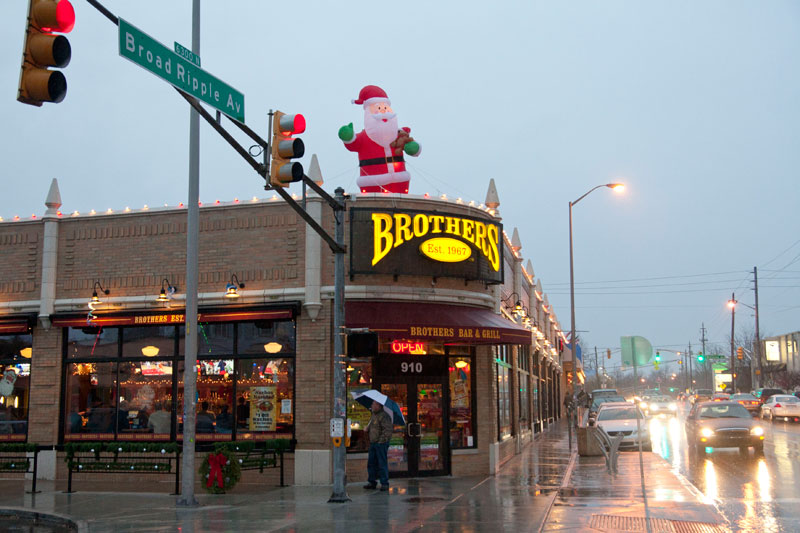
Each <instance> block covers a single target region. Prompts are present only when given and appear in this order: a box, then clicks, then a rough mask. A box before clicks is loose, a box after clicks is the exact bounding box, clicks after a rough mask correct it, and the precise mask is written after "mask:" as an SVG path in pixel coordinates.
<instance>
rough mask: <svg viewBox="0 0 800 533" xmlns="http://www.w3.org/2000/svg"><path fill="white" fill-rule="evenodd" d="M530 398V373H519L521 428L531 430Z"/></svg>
mask: <svg viewBox="0 0 800 533" xmlns="http://www.w3.org/2000/svg"><path fill="white" fill-rule="evenodd" d="M529 411H530V409H529V396H528V373H527V372H520V373H519V427H520V428H521V429H530V427H531V419H530V412H529Z"/></svg>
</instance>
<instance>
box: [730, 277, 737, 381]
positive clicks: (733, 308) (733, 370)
mask: <svg viewBox="0 0 800 533" xmlns="http://www.w3.org/2000/svg"><path fill="white" fill-rule="evenodd" d="M735 322H736V294H735V293H733V292H732V293H731V389H733V392H734V393H735V392H736V359H735V357H736V353H735V352H736V348H735V347H734V344H735V343H734V340H733V335H734V323H735Z"/></svg>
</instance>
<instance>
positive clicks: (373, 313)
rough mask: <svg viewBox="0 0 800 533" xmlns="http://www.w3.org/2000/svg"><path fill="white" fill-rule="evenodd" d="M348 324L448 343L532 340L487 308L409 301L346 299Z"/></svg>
mask: <svg viewBox="0 0 800 533" xmlns="http://www.w3.org/2000/svg"><path fill="white" fill-rule="evenodd" d="M345 305H346V308H345V323H346V325H347V327H348V328H369V329H370V330H372V331H375V332H377V333H378V334H379V335H380V337H381V339H384V340H392V339H414V340H427V341H437V342H444V343H448V344H525V345H530V344H531V343H532V336H531V332H530V331H529V330H527V329H525V328H523V327H522V326H520V325H518V324H515V323H513V322H511V321H510V320H506V319H505V318H503V317H501V316H500V315H497V314H495V313H493V312H492V311H490V310H488V309H478V308H475V307H464V306H458V305H446V304H429V303H412V302H369V301H349V302H346V304H345Z"/></svg>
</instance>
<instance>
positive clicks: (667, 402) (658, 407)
mask: <svg viewBox="0 0 800 533" xmlns="http://www.w3.org/2000/svg"><path fill="white" fill-rule="evenodd" d="M639 408H641V410H642V411H643V412H644V414H645V415H646V416H674V415H676V414H678V404H677V402H676V401H675V400H673V399H672V398H670V397H669V396H650V397H649V398H648V399H647V400H642V401H641V402H639Z"/></svg>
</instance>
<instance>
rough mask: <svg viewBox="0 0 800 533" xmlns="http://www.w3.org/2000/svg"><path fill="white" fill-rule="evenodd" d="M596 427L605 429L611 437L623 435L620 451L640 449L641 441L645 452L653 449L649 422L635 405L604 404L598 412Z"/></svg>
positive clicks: (620, 403)
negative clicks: (637, 426)
mask: <svg viewBox="0 0 800 533" xmlns="http://www.w3.org/2000/svg"><path fill="white" fill-rule="evenodd" d="M637 418H638V419H639V429H638V431H639V433H637V429H636V419H637ZM595 426H598V427H601V428H603V430H604V431H605V432H606V433H608V436H609V437H615V436H617V435H622V442H621V443H620V445H619V448H620V449H624V448H638V447H639V440H640V439H641V441H642V449H643V450H647V451H650V449H651V444H650V434H649V432H648V430H647V420H645V418H644V414H643V413H642V411H641V410H640V409H639V408H638V407H636V406H635V405H633V404H630V403H622V402H613V403H606V404H603V405H602V407H601V408H600V410H599V411H598V412H597V421H596V422H595ZM640 436H641V437H640Z"/></svg>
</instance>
